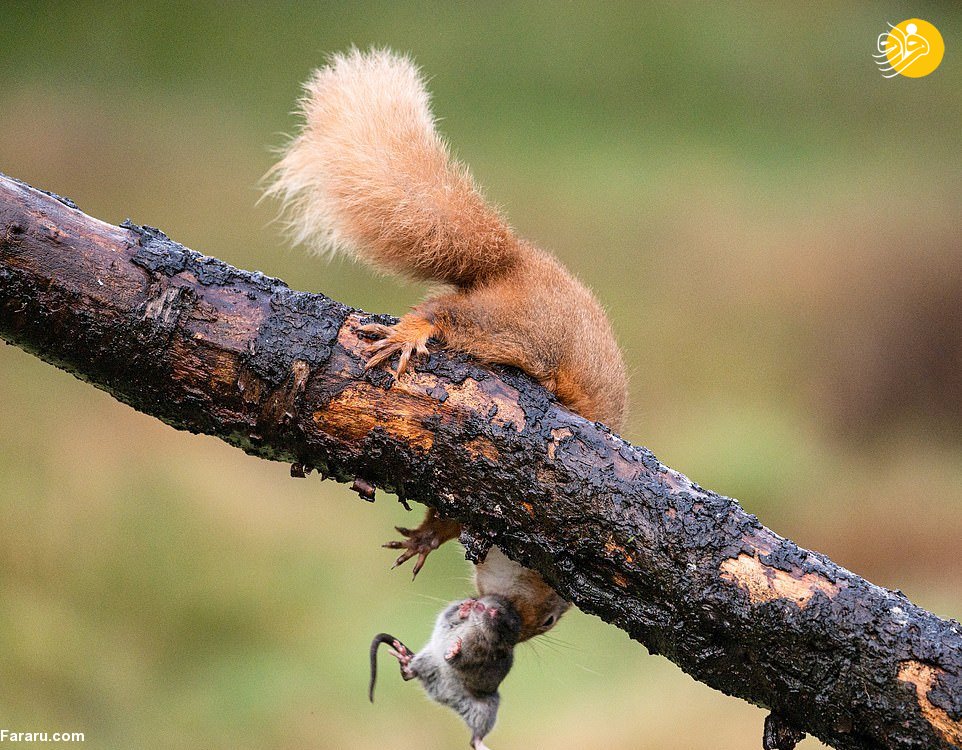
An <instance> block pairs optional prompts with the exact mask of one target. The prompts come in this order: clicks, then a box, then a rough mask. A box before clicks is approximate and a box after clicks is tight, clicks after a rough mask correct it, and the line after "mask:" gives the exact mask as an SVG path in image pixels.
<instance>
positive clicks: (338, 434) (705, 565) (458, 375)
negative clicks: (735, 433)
mask: <svg viewBox="0 0 962 750" xmlns="http://www.w3.org/2000/svg"><path fill="white" fill-rule="evenodd" d="M371 321H378V322H383V323H391V322H393V319H391V318H388V317H386V316H378V315H369V314H367V313H364V312H362V311H359V310H355V309H352V308H349V307H347V306H345V305H343V304H341V303H339V302H336V301H334V300H332V299H329V298H328V297H325V296H323V295H320V294H308V293H305V292H297V291H293V290H291V289H289V288H288V287H287V286H286V285H285V284H284V283H283V282H281V281H278V280H277V279H272V278H268V277H266V276H264V275H262V274H259V273H249V272H246V271H240V270H238V269H235V268H233V267H231V266H229V265H227V264H225V263H223V262H221V261H219V260H216V259H214V258H208V257H204V256H201V255H199V254H197V253H194V252H193V251H191V250H188V249H186V248H184V247H183V246H182V245H179V244H177V243H176V242H173V241H171V240H169V239H168V238H167V237H166V236H165V235H164V234H163V233H161V232H160V231H158V230H156V229H152V228H149V227H140V226H137V225H134V224H131V223H129V222H125V223H124V225H122V226H120V227H116V226H111V225H108V224H105V223H103V222H101V221H99V220H97V219H93V218H91V217H89V216H87V215H85V214H83V213H82V212H80V211H79V210H77V209H76V207H75V206H73V204H72V203H71V202H70V201H67V200H65V199H62V198H59V197H58V196H55V195H51V194H46V193H43V192H41V191H38V190H35V189H33V188H30V187H29V186H27V185H24V184H23V183H20V182H17V181H16V180H12V179H10V178H6V177H3V176H0V337H2V338H3V339H5V340H6V341H8V342H10V343H12V344H15V345H17V346H19V347H21V348H23V349H25V350H27V351H29V352H32V353H33V354H36V355H37V356H38V357H40V358H42V359H44V360H45V361H47V362H50V363H52V364H55V365H56V366H58V367H61V368H63V369H65V370H67V371H69V372H72V373H73V374H75V375H76V376H77V377H80V378H82V379H84V380H86V381H88V382H90V383H91V384H93V385H95V386H97V387H98V388H101V389H103V390H105V391H107V392H108V393H110V394H112V395H113V396H114V397H116V398H117V399H119V400H121V401H123V402H125V403H127V404H130V405H131V406H132V407H134V408H135V409H137V410H139V411H142V412H145V413H147V414H151V415H153V416H155V417H158V418H159V419H162V420H163V421H165V422H166V423H168V424H170V425H172V426H174V427H176V428H178V429H184V430H189V431H191V432H203V433H207V434H210V435H216V436H217V437H220V438H221V439H223V440H225V441H227V442H228V443H231V444H232V445H235V446H237V447H239V448H241V449H243V450H244V451H246V452H248V453H250V454H252V455H256V456H260V457H262V458H268V459H272V460H278V461H286V462H289V463H291V464H292V473H293V474H295V475H296V474H298V473H303V472H304V471H305V467H306V468H308V469H309V468H311V467H314V468H317V469H318V470H319V471H320V472H323V474H325V475H327V476H331V477H333V478H335V479H337V480H338V481H341V482H354V483H355V489H357V490H358V491H359V492H360V493H361V494H362V495H369V494H371V490H372V485H373V486H377V487H383V488H386V489H389V490H392V491H394V492H396V493H397V494H398V495H399V497H400V498H401V499H402V500H416V501H418V502H421V503H424V504H426V505H429V506H432V507H434V508H437V509H438V510H439V511H441V512H442V513H443V514H445V515H446V516H449V517H452V518H455V519H457V520H459V521H461V522H463V523H464V524H465V525H466V526H467V528H468V529H469V535H470V536H471V538H472V539H473V540H474V541H475V542H476V544H472V545H470V548H472V549H478V548H482V549H483V547H484V545H485V544H490V543H497V544H498V545H499V546H501V547H502V548H503V549H504V550H505V552H506V553H508V554H509V555H510V556H511V557H514V558H515V559H517V560H519V561H520V562H522V563H523V564H525V565H527V566H529V567H531V568H534V569H536V570H538V571H540V572H541V573H542V574H543V575H544V577H545V579H546V580H548V581H549V582H550V583H551V584H552V585H553V586H555V587H556V588H557V590H558V591H559V592H560V593H561V594H562V595H563V596H565V597H566V598H568V599H570V600H571V601H573V602H575V603H576V604H577V605H578V606H579V607H581V609H583V610H584V611H586V612H591V613H593V614H595V615H597V616H598V617H600V618H601V619H603V620H605V621H606V622H609V623H612V624H614V625H615V626H617V627H619V628H621V629H623V630H624V631H626V632H627V633H628V634H629V635H631V637H633V638H635V639H636V640H638V641H640V642H641V643H643V644H644V645H645V646H647V647H648V649H649V650H650V651H651V652H653V653H660V654H663V655H665V656H666V657H668V658H669V659H671V660H672V661H674V662H675V663H676V664H677V665H679V666H680V667H681V668H682V669H684V670H685V671H686V672H688V673H689V674H690V675H692V676H693V677H695V678H696V679H698V680H700V681H702V682H704V683H706V684H708V685H711V686H712V687H714V688H716V689H718V690H721V691H722V692H724V693H727V694H729V695H734V696H737V697H740V698H743V699H745V700H747V701H750V702H751V703H754V704H757V705H759V706H764V707H767V708H769V709H770V710H771V711H772V713H773V718H772V719H771V720H770V722H769V724H770V732H769V734H771V737H767V738H766V740H765V741H766V743H771V744H772V745H773V746H781V745H782V744H784V745H785V746H790V745H791V743H792V742H793V736H794V733H795V731H796V730H803V731H805V732H808V733H810V734H813V735H815V736H817V737H819V738H820V739H822V740H823V741H825V742H827V743H828V744H831V745H833V746H835V747H837V748H922V747H925V748H962V626H960V625H959V623H957V622H955V621H951V620H943V619H940V618H938V617H936V616H935V615H933V614H931V613H929V612H927V611H925V610H923V609H921V608H919V607H916V606H915V605H913V604H912V603H911V602H909V601H908V599H907V598H906V597H905V596H904V595H903V594H901V593H900V592H893V591H889V590H886V589H883V588H880V587H878V586H875V585H873V584H871V583H869V582H868V581H865V580H864V579H862V578H860V577H858V576H856V575H854V574H853V573H851V572H849V571H848V570H845V569H844V568H841V567H839V566H837V565H835V564H834V563H833V562H832V561H831V560H829V559H827V558H826V557H825V556H823V555H820V554H818V553H816V552H811V551H808V550H805V549H802V548H799V547H798V546H797V545H796V544H794V543H793V542H791V541H790V540H788V539H783V538H782V537H780V536H778V535H777V534H775V533H774V532H772V531H770V530H769V529H767V528H765V527H764V526H763V525H762V524H761V523H760V522H759V521H758V519H757V518H755V517H754V516H752V515H750V514H748V513H746V512H744V511H743V510H742V509H741V507H740V506H739V505H738V503H737V502H736V501H734V500H732V499H729V498H726V497H722V496H720V495H717V494H715V493H713V492H710V491H708V490H705V489H702V488H701V487H699V486H698V485H697V484H694V483H692V482H691V481H690V480H689V479H688V478H686V477H685V476H683V475H682V474H680V473H678V472H677V471H674V470H672V469H670V468H668V467H666V466H664V465H663V464H661V463H660V462H659V461H658V460H657V459H656V458H655V457H654V456H653V455H652V454H651V452H649V451H648V450H646V449H645V448H641V447H637V446H632V445H630V444H629V443H627V442H625V441H624V440H622V439H621V438H619V437H618V436H616V435H613V434H612V433H611V432H610V431H608V430H607V429H605V428H604V426H602V425H598V424H594V423H591V422H588V421H586V420H584V419H582V418H580V417H578V416H577V415H575V414H572V413H571V412H569V411H567V410H566V409H564V408H563V407H561V406H560V405H559V404H558V403H557V401H556V400H555V399H554V398H553V397H552V396H551V395H550V394H549V393H548V392H547V391H545V390H544V389H542V388H541V387H539V386H538V385H536V384H535V383H534V382H533V381H532V380H530V379H529V378H527V377H526V376H525V375H523V374H522V373H519V372H517V371H512V370H509V369H503V368H500V369H499V368H483V367H480V366H478V365H476V364H475V363H473V362H471V361H469V360H468V359H467V358H466V357H464V356H461V355H459V354H458V353H451V352H441V353H435V354H433V355H432V356H431V358H430V360H429V361H427V362H423V363H421V364H420V365H419V369H418V372H417V373H416V374H414V375H413V376H407V375H406V376H405V377H404V378H403V379H402V380H401V381H400V382H398V383H393V382H392V378H391V376H390V375H389V374H388V373H386V372H384V371H372V372H365V371H364V367H363V365H364V359H363V357H362V356H361V353H360V352H361V349H362V346H363V341H361V340H360V339H359V338H358V335H357V333H356V329H357V326H358V325H360V324H363V323H366V322H371ZM759 735H760V737H761V727H759Z"/></svg>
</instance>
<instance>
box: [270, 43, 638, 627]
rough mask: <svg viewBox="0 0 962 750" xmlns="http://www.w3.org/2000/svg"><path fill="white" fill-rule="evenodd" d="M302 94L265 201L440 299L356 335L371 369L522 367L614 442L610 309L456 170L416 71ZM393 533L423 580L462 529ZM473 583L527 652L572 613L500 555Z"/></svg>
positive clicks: (396, 67)
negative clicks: (504, 608) (430, 286)
mask: <svg viewBox="0 0 962 750" xmlns="http://www.w3.org/2000/svg"><path fill="white" fill-rule="evenodd" d="M304 89H305V92H304V96H303V98H302V99H301V101H300V114H301V116H302V118H303V126H302V129H301V131H300V133H299V134H298V135H297V136H296V137H295V138H294V139H293V140H292V141H291V142H290V144H289V145H288V146H287V148H286V149H285V151H284V153H283V156H282V158H281V160H280V161H279V162H278V163H277V164H276V165H275V166H274V168H273V169H272V170H271V173H270V175H269V180H270V182H269V186H268V188H267V194H268V195H272V196H274V197H276V198H279V199H280V201H281V202H282V203H283V204H284V207H285V211H286V226H287V228H288V231H289V233H290V235H291V237H292V239H293V240H294V241H295V242H296V243H302V244H306V245H308V246H310V247H311V248H313V249H315V250H318V251H320V252H344V253H347V254H349V255H351V256H353V257H355V258H357V259H359V260H361V261H363V262H365V263H368V264H370V265H371V266H373V267H374V268H376V269H378V270H380V271H385V272H389V273H395V274H399V275H402V276H406V277H409V278H412V279H416V280H421V281H431V282H435V283H441V284H443V285H444V287H445V288H444V289H443V290H442V291H441V292H439V293H437V294H434V295H433V296H430V297H428V298H427V299H426V300H425V301H424V302H421V303H420V304H419V305H417V306H415V307H414V308H413V309H412V310H411V311H410V312H409V313H407V314H406V315H404V316H403V317H402V318H401V319H400V320H399V321H398V323H397V324H396V325H393V326H384V325H379V324H373V325H368V326H363V327H362V328H361V331H362V332H363V333H365V334H367V335H369V336H371V337H374V338H376V339H378V340H376V341H374V342H373V343H372V344H370V346H369V347H368V350H367V352H368V354H369V355H370V359H369V360H368V362H367V367H369V368H370V367H377V366H379V365H382V364H385V365H386V364H387V363H388V362H389V360H391V359H392V358H393V357H394V356H395V355H397V357H398V360H397V371H396V377H397V378H401V377H403V376H404V373H405V372H406V371H407V370H408V369H410V368H412V367H414V362H415V360H416V358H417V357H418V356H423V355H426V354H427V353H428V352H429V346H431V345H433V344H431V342H437V346H440V347H444V348H448V349H455V350H460V351H463V352H466V353H468V354H470V355H472V356H473V357H475V358H476V359H479V360H481V361H482V362H485V363H491V364H503V365H513V366H515V367H518V368H520V369H522V370H524V371H525V372H527V373H528V374H529V375H531V376H532V377H534V378H536V379H537V380H538V381H539V382H540V383H541V384H542V385H543V386H544V387H546V388H548V389H549V390H550V391H552V392H553V393H555V394H556V395H557V397H558V399H559V400H560V401H561V402H562V403H563V404H564V405H565V406H567V407H568V408H570V409H571V410H572V411H574V412H577V413H578V414H580V415H582V416H584V417H586V418H588V419H591V420H596V421H600V422H604V423H606V424H607V425H608V426H610V427H611V428H612V429H614V430H616V431H618V430H620V429H621V427H622V425H623V423H624V419H625V411H626V406H627V377H626V374H625V366H624V363H623V361H622V356H621V352H620V350H619V348H618V344H617V343H616V342H615V338H614V335H613V334H612V331H611V326H610V324H609V322H608V319H607V317H606V315H605V312H604V310H603V309H602V308H601V306H600V305H599V304H598V301H597V300H596V299H595V297H594V295H593V294H592V293H591V292H590V291H589V290H588V289H587V288H586V287H585V286H584V285H583V284H581V282H579V281H578V280H577V279H576V278H575V277H574V276H572V274H571V273H570V272H569V271H567V270H566V269H565V268H564V267H563V266H562V265H561V263H559V262H558V260H557V259H556V258H555V257H554V256H553V255H551V254H550V253H548V252H546V251H544V250H542V249H540V248H539V247H537V246H536V245H534V244H533V243H531V242H529V241H528V240H524V239H522V238H520V237H518V236H517V235H516V234H515V233H514V231H513V230H512V229H511V227H510V226H508V224H507V222H506V221H505V219H504V217H503V216H502V215H501V213H500V212H499V211H498V210H497V209H495V208H494V207H492V206H491V205H490V204H488V203H487V202H486V201H485V199H484V197H483V196H482V194H481V192H480V191H479V189H478V187H477V186H476V185H475V183H474V180H473V179H472V177H471V174H470V173H469V171H468V169H467V167H466V166H465V165H463V164H461V163H460V162H458V161H456V160H455V159H453V158H452V157H451V154H450V152H449V150H448V146H447V144H446V143H445V141H444V140H443V139H442V138H441V136H439V135H438V132H437V130H436V129H435V122H434V116H433V114H432V113H431V109H430V106H429V95H428V92H427V89H426V88H425V85H424V81H423V80H422V78H421V75H420V73H419V71H418V69H417V68H416V67H415V65H414V64H413V63H412V62H411V60H410V59H408V58H406V57H403V56H400V55H397V54H395V53H393V52H390V51H388V50H371V51H368V52H362V51H359V50H356V49H354V50H351V51H349V52H346V53H343V54H336V55H333V56H332V57H331V58H330V60H329V62H328V64H327V65H326V66H325V67H323V68H320V69H318V70H316V71H315V72H314V74H313V76H312V77H311V79H310V80H309V81H308V82H307V83H306V84H305V87H304ZM399 532H400V533H401V534H402V535H403V536H404V539H403V540H401V541H395V542H391V543H389V544H388V545H385V546H389V547H392V548H394V549H401V550H402V553H401V555H400V557H398V559H397V562H396V563H395V564H396V565H399V564H401V563H403V562H405V561H406V560H408V559H410V558H412V557H414V556H415V555H416V556H417V557H418V559H417V560H416V562H415V567H414V573H415V575H416V574H417V571H419V570H420V569H421V566H422V565H423V564H424V560H425V558H426V557H427V555H428V554H429V553H430V552H431V551H432V550H434V549H436V548H437V547H438V546H439V545H440V544H442V543H444V542H445V541H448V540H449V539H454V538H455V537H457V536H458V535H459V533H460V526H459V525H458V523H457V522H455V521H451V520H447V519H443V518H441V517H440V516H439V515H438V514H437V513H435V512H434V511H433V510H429V511H428V513H427V516H426V517H425V519H424V521H423V522H422V524H421V525H420V526H419V527H418V528H416V529H399ZM475 580H476V584H477V588H478V592H479V594H480V595H481V596H488V595H493V596H500V597H503V598H505V599H507V600H508V601H510V602H511V603H512V604H513V605H514V607H515V608H516V609H517V611H518V613H519V614H520V615H521V628H520V636H519V640H526V639H528V638H531V637H532V636H535V635H538V634H540V633H544V632H545V631H547V630H549V629H550V628H551V627H553V626H554V624H555V623H556V622H557V621H558V618H560V617H561V615H562V614H563V613H564V612H565V611H566V610H567V608H568V606H569V605H568V604H567V602H565V601H564V600H563V599H562V598H561V597H560V596H558V594H556V593H555V591H554V590H553V589H552V588H551V587H550V586H548V585H547V584H546V583H545V582H544V581H543V580H542V578H541V576H540V575H539V574H538V573H536V572H534V571H531V570H528V569H526V568H523V567H522V566H521V565H519V564H517V563H515V562H514V561H512V560H510V559H509V558H508V557H507V556H505V555H504V554H503V553H502V552H501V551H500V550H499V549H497V548H493V549H492V550H491V551H490V552H489V553H488V556H487V558H486V559H485V561H484V562H483V563H480V564H478V565H477V566H476V569H475Z"/></svg>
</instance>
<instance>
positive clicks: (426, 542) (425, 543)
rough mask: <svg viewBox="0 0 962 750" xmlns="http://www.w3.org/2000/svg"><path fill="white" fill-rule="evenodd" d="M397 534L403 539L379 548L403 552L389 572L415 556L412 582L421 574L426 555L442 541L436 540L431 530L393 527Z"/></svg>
mask: <svg viewBox="0 0 962 750" xmlns="http://www.w3.org/2000/svg"><path fill="white" fill-rule="evenodd" d="M394 528H395V529H397V532H398V534H400V535H401V536H403V537H406V538H405V539H401V540H394V541H390V542H387V543H386V544H382V545H381V546H382V547H384V548H386V549H400V550H404V551H403V552H402V553H401V554H400V555H398V558H397V560H395V561H394V565H392V566H391V570H394V569H395V568H397V567H398V566H400V565H403V564H404V563H406V562H407V561H408V560H410V559H411V558H412V557H414V556H415V555H417V558H418V559H417V560H415V562H414V568H413V570H412V576H411V578H412V580H413V579H414V578H417V575H418V573H420V572H421V568H423V567H424V563H425V561H426V560H427V559H428V555H429V554H431V552H433V551H434V550H436V549H437V548H438V547H439V546H440V545H441V543H442V542H443V541H444V540H443V539H438V537H437V535H436V534H435V533H434V529H433V528H430V527H429V528H417V529H406V528H404V527H403V526H395V527H394Z"/></svg>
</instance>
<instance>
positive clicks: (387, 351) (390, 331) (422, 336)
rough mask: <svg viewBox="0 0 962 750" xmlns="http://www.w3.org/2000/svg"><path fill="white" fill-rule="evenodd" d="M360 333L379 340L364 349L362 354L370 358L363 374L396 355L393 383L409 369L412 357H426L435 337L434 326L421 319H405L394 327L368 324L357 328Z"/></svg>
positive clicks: (406, 317)
mask: <svg viewBox="0 0 962 750" xmlns="http://www.w3.org/2000/svg"><path fill="white" fill-rule="evenodd" d="M357 330H358V331H359V332H360V333H364V334H367V335H368V336H372V337H375V338H378V339H380V340H379V341H374V342H372V343H370V344H368V345H367V346H366V347H365V348H364V353H365V354H367V355H369V357H370V359H368V361H367V364H365V365H364V369H365V370H370V369H371V368H374V367H377V366H378V365H379V364H381V363H382V362H384V361H386V360H388V359H390V358H391V357H393V356H394V355H395V354H400V356H399V358H398V366H397V372H395V373H394V378H395V380H396V379H398V378H400V377H401V376H402V375H403V374H404V372H405V371H406V370H407V368H408V363H409V362H410V361H411V357H413V356H415V355H417V356H422V357H423V356H428V355H430V353H431V352H430V350H429V349H428V346H427V344H428V339H430V338H431V336H432V335H433V334H434V332H435V331H434V324H433V323H431V322H430V321H427V320H425V319H424V318H421V317H414V318H410V317H408V316H405V317H403V318H401V320H399V321H398V323H397V325H393V326H386V325H382V324H381V323H369V324H367V325H363V326H358V328H357Z"/></svg>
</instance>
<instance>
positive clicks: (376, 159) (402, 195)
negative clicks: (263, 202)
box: [266, 49, 519, 287]
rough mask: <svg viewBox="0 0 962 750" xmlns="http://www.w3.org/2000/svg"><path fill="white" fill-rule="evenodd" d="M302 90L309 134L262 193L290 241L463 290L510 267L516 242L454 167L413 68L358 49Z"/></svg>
mask: <svg viewBox="0 0 962 750" xmlns="http://www.w3.org/2000/svg"><path fill="white" fill-rule="evenodd" d="M304 88H305V93H304V97H303V98H302V99H301V102H300V113H301V115H302V116H303V118H304V124H303V129H302V131H301V132H300V134H299V135H298V136H297V137H296V138H294V139H293V141H291V143H290V144H289V145H288V146H287V148H286V149H285V150H284V154H283V158H282V159H281V160H280V162H278V164H277V165H275V167H274V168H273V169H272V170H271V172H270V173H269V174H268V181H269V182H268V187H267V190H266V194H267V195H272V196H275V197H277V198H279V199H280V200H281V201H282V203H283V204H284V206H285V222H286V225H287V229H288V231H289V233H290V235H291V237H292V239H293V240H294V241H295V242H297V243H303V244H306V245H309V246H310V247H312V248H313V249H315V250H318V251H321V252H348V253H350V254H352V255H354V256H356V257H358V258H359V259H361V260H363V261H366V262H367V263H370V264H371V265H373V266H374V267H376V268H378V269H379V270H382V271H387V272H391V273H397V274H401V275H404V276H408V277H410V278H415V279H421V280H435V281H443V282H446V283H449V284H453V285H455V286H459V287H471V286H474V285H476V284H478V283H479V282H482V281H484V280H485V279H488V278H491V277H493V276H495V275H497V274H498V273H499V272H500V271H503V270H504V269H505V268H506V267H508V266H510V265H511V263H512V261H513V260H514V258H515V257H516V255H517V253H518V252H519V243H518V240H517V238H516V237H515V235H514V234H513V232H512V231H511V229H510V227H509V226H508V225H507V223H506V222H505V221H504V219H503V218H502V217H501V215H500V214H499V212H498V211H497V210H496V209H494V208H493V207H491V206H489V205H488V204H487V203H485V201H484V198H483V197H482V195H481V193H480V192H479V190H478V188H477V187H476V186H475V184H474V180H473V179H472V178H471V175H470V173H469V172H468V169H467V168H466V167H465V166H464V165H463V164H461V163H459V162H457V161H456V160H454V159H452V157H451V155H450V153H449V151H448V147H447V144H446V143H445V141H444V140H443V139H442V138H441V137H440V136H439V135H438V133H437V131H436V130H435V127H434V116H433V115H432V114H431V109H430V105H429V96H428V93H427V91H426V89H425V86H424V83H423V81H422V79H421V76H420V73H419V71H418V70H417V68H416V67H415V65H414V64H413V62H411V60H410V59H408V58H406V57H402V56H399V55H396V54H394V53H392V52H390V51H388V50H371V51H368V52H361V51H359V50H356V49H354V50H351V51H349V52H347V53H343V54H337V55H334V56H332V57H331V58H330V60H329V62H328V64H327V65H326V66H325V67H323V68H320V69H318V70H316V71H315V72H314V74H313V76H312V77H311V79H310V80H309V81H308V82H307V83H306V84H305V87H304Z"/></svg>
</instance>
